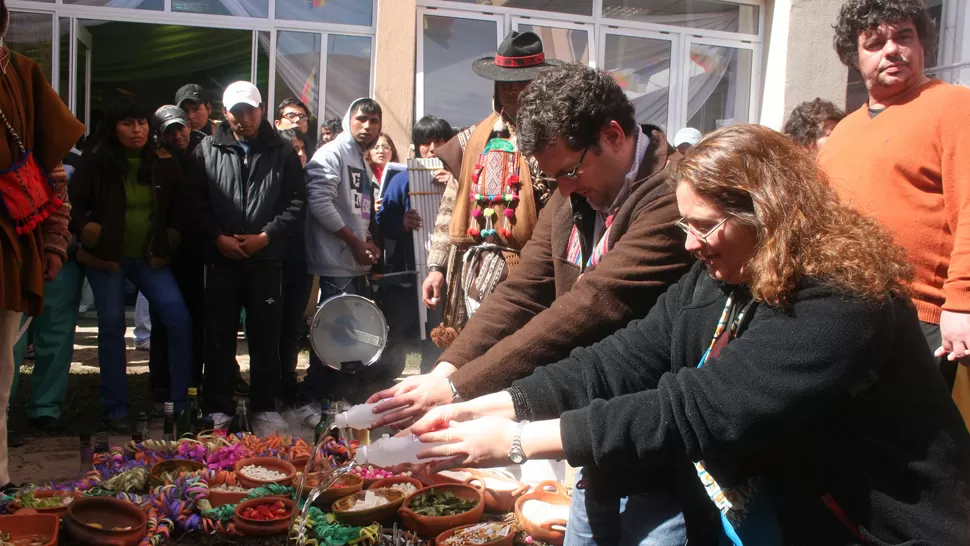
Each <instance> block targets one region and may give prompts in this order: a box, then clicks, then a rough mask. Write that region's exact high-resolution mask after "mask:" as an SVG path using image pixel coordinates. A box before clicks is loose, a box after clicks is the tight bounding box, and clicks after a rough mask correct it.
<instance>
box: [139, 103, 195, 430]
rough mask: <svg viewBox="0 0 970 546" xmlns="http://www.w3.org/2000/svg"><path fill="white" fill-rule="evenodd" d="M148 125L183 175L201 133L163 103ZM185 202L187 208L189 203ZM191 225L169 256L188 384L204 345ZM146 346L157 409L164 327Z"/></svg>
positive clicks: (164, 381)
mask: <svg viewBox="0 0 970 546" xmlns="http://www.w3.org/2000/svg"><path fill="white" fill-rule="evenodd" d="M152 129H153V130H154V132H155V135H156V140H157V142H158V145H159V147H160V148H163V149H165V150H166V151H167V152H169V153H170V154H172V155H173V156H175V157H176V158H177V159H178V160H179V164H180V165H181V167H182V172H183V175H185V176H188V174H189V173H190V172H191V171H192V169H193V165H192V153H193V152H194V151H195V148H196V146H198V145H199V143H201V142H202V139H204V138H205V134H204V133H202V132H201V131H193V130H192V129H190V128H189V119H188V116H186V115H185V112H184V111H183V110H182V109H181V108H179V107H178V106H174V105H171V104H166V105H165V106H162V107H161V108H159V109H158V110H156V111H155V115H153V116H152ZM188 205H189V207H188V208H189V209H191V205H193V204H191V203H190V204H188ZM191 229H192V226H185V227H184V228H183V237H182V241H183V242H182V245H181V246H180V247H179V249H178V252H176V253H175V255H174V256H173V257H172V264H171V266H170V267H169V268H170V269H171V271H172V276H173V277H175V282H176V284H178V287H179V291H180V292H181V293H182V299H184V300H185V305H186V306H187V307H188V308H189V315H191V317H192V385H195V386H198V385H201V384H202V362H203V360H202V358H203V357H202V355H203V348H204V347H205V323H204V321H203V313H204V301H205V300H204V297H205V292H204V285H203V278H204V274H205V269H204V266H203V261H202V248H201V247H200V246H199V242H200V241H201V240H202V238H201V237H200V236H198V234H194V233H193V232H192V231H191ZM186 230H189V231H186ZM149 312H150V313H151V323H152V324H156V325H160V324H162V322H161V317H159V316H157V313H156V310H155V308H154V307H150V308H149ZM150 347H151V348H150V349H149V356H148V371H149V375H150V379H151V385H152V398H153V402H154V406H155V407H156V409H158V410H159V412H160V411H161V406H162V404H164V403H165V401H166V400H167V399H168V393H169V370H168V332H166V330H165V328H159V327H156V328H152V337H151V345H150Z"/></svg>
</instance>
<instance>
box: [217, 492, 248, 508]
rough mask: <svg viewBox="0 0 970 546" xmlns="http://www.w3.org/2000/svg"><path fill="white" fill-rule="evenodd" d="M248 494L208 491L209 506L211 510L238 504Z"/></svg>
mask: <svg viewBox="0 0 970 546" xmlns="http://www.w3.org/2000/svg"><path fill="white" fill-rule="evenodd" d="M248 496H249V493H248V492H246V491H213V490H211V489H210V490H209V504H211V505H212V507H213V508H216V507H219V506H223V505H226V504H239V503H240V502H242V501H243V499H245V498H246V497H248Z"/></svg>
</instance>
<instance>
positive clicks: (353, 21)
mask: <svg viewBox="0 0 970 546" xmlns="http://www.w3.org/2000/svg"><path fill="white" fill-rule="evenodd" d="M276 18H277V19H287V20H290V21H319V22H321V23H339V24H343V25H364V26H368V27H369V26H371V25H372V22H373V19H374V2H373V0H276Z"/></svg>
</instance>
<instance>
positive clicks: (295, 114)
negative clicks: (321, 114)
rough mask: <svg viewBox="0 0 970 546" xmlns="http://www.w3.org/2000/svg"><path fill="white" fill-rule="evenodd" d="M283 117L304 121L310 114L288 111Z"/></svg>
mask: <svg viewBox="0 0 970 546" xmlns="http://www.w3.org/2000/svg"><path fill="white" fill-rule="evenodd" d="M283 117H284V118H286V119H288V120H290V121H303V120H306V119H310V116H308V115H306V114H301V113H299V112H287V113H285V114H283Z"/></svg>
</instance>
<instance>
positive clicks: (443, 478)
mask: <svg viewBox="0 0 970 546" xmlns="http://www.w3.org/2000/svg"><path fill="white" fill-rule="evenodd" d="M450 473H454V474H457V475H458V476H450V475H449V474H450ZM414 476H415V477H416V478H418V479H419V480H421V482H422V483H424V484H425V485H438V484H444V483H466V482H467V481H468V478H474V477H476V476H478V471H477V470H473V469H471V468H453V469H451V470H445V471H443V472H438V473H435V474H425V473H420V474H417V473H416V474H415V475H414Z"/></svg>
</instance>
